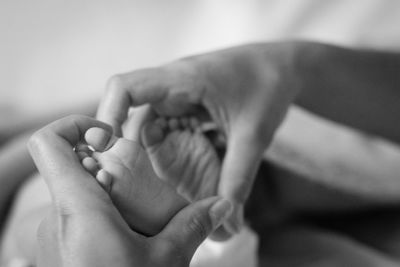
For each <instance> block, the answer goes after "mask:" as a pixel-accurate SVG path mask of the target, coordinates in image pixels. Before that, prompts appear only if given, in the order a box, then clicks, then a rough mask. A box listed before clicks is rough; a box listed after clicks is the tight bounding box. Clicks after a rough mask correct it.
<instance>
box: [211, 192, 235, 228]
mask: <svg viewBox="0 0 400 267" xmlns="http://www.w3.org/2000/svg"><path fill="white" fill-rule="evenodd" d="M232 209H233V206H232V204H231V203H230V202H229V201H228V200H226V199H220V200H218V201H217V202H216V203H215V204H214V205H213V206H212V207H211V208H210V210H209V212H208V213H209V215H210V218H211V223H212V226H213V229H215V228H217V227H218V226H220V225H221V224H222V222H223V221H224V220H225V219H226V218H227V217H228V216H229V215H230V214H231V213H232Z"/></svg>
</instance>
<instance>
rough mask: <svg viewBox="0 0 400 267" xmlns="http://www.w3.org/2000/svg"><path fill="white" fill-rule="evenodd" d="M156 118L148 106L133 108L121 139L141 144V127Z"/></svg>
mask: <svg viewBox="0 0 400 267" xmlns="http://www.w3.org/2000/svg"><path fill="white" fill-rule="evenodd" d="M156 117H157V115H156V113H155V111H154V110H153V109H152V107H151V106H150V105H142V106H140V107H137V108H134V109H133V110H132V112H131V114H130V115H129V118H128V119H127V121H126V123H125V125H124V129H123V130H122V131H123V137H124V138H126V139H129V140H132V141H136V142H141V138H140V134H141V129H143V126H144V125H145V124H146V123H148V122H149V121H153V120H154V119H155V118H156Z"/></svg>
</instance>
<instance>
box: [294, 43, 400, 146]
mask: <svg viewBox="0 0 400 267" xmlns="http://www.w3.org/2000/svg"><path fill="white" fill-rule="evenodd" d="M297 53H298V56H297V58H296V60H297V61H296V70H297V75H298V77H299V78H298V79H297V81H299V85H300V91H299V94H298V97H297V99H296V101H295V102H296V103H297V104H298V105H300V106H302V107H304V108H306V109H307V110H309V111H311V112H314V113H316V114H318V115H321V116H323V117H326V118H328V119H331V120H334V121H337V122H339V123H343V124H346V125H349V126H351V127H354V128H358V129H360V130H362V131H365V132H368V133H372V134H375V135H379V136H382V137H384V138H387V139H390V140H392V141H395V142H397V143H400V127H397V126H396V125H397V124H398V118H397V117H398V114H400V75H399V74H400V54H396V53H390V52H387V53H386V52H378V51H372V50H354V49H346V48H340V47H335V46H330V45H323V44H317V43H299V49H298V50H297Z"/></svg>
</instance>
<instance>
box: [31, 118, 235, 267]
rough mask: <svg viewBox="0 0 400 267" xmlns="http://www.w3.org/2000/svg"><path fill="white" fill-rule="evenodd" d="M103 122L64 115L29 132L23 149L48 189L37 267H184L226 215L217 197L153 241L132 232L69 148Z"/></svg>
mask: <svg viewBox="0 0 400 267" xmlns="http://www.w3.org/2000/svg"><path fill="white" fill-rule="evenodd" d="M91 127H100V128H103V129H105V130H108V131H111V129H110V127H109V126H107V125H106V124H104V123H101V122H99V121H96V120H94V119H91V118H88V117H83V116H70V117H67V118H64V119H61V120H59V121H56V122H54V123H52V124H50V125H48V126H47V127H45V128H43V129H41V130H39V131H38V132H37V133H35V134H34V135H33V136H32V138H31V140H30V141H29V144H28V146H29V150H30V152H31V155H32V156H33V158H34V161H35V163H36V165H37V167H38V169H39V172H40V173H41V174H42V176H43V177H44V179H45V181H46V183H47V185H48V186H49V189H50V192H51V196H52V209H51V212H50V213H49V214H48V216H47V217H46V218H45V219H44V220H43V222H42V224H41V225H40V228H39V232H38V243H39V246H38V247H39V251H38V259H39V262H38V266H52V267H53V266H74V267H77V266H86V267H88V266H116V267H119V266H121V267H125V266H126V267H127V266H129V267H131V266H189V262H190V259H191V257H192V255H193V254H194V252H195V250H196V249H197V247H198V246H199V245H200V243H201V242H202V241H203V240H204V239H205V238H206V237H207V235H208V234H209V233H210V232H211V231H212V230H214V229H215V228H216V227H217V226H218V225H219V224H221V222H222V221H223V220H224V218H225V217H226V216H227V215H228V213H229V210H230V207H229V202H227V201H226V200H222V199H220V198H218V197H214V198H208V199H205V200H202V201H199V202H196V203H194V204H192V205H190V206H187V207H185V208H184V209H182V210H181V211H180V212H179V213H178V214H177V215H176V216H175V217H174V218H173V219H172V220H171V221H170V223H169V224H168V225H167V226H166V227H165V228H164V229H163V230H162V231H161V232H160V233H159V234H157V235H156V236H153V237H145V236H143V235H141V234H139V233H136V232H134V231H132V230H131V229H130V228H129V227H128V225H127V223H126V222H125V221H124V220H123V218H122V216H121V214H120V213H119V212H118V211H117V209H116V208H115V206H114V205H113V203H112V201H111V199H110V198H109V196H108V194H107V193H106V191H104V190H103V189H102V188H101V186H100V185H99V184H98V183H97V181H96V180H95V179H94V177H92V176H91V175H90V174H89V173H88V172H86V170H85V169H83V167H82V165H81V164H80V162H79V159H78V157H77V156H76V154H75V152H74V151H73V148H74V147H75V145H77V144H78V142H79V141H80V140H81V139H82V137H83V134H84V133H85V132H86V130H87V129H89V128H91Z"/></svg>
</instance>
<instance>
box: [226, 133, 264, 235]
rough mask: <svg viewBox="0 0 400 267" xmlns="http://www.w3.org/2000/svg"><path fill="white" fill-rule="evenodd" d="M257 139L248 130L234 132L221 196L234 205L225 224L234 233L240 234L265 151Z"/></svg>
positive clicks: (229, 145) (228, 151)
mask: <svg viewBox="0 0 400 267" xmlns="http://www.w3.org/2000/svg"><path fill="white" fill-rule="evenodd" d="M255 140H256V139H255V138H253V137H251V134H249V132H248V131H246V130H245V131H243V130H241V129H237V130H236V131H233V132H232V134H231V136H230V138H229V140H228V145H227V151H226V154H225V158H224V161H223V163H222V170H221V180H220V183H219V185H218V193H219V195H221V196H223V197H225V198H227V199H229V200H230V201H232V203H233V205H234V211H233V212H232V215H231V216H230V218H228V220H227V221H226V223H224V228H226V230H228V232H230V233H231V234H235V233H238V232H239V230H240V228H241V226H242V225H243V210H244V203H245V201H246V200H247V197H248V196H249V194H250V191H251V189H252V186H253V182H254V179H255V174H256V171H257V169H258V167H259V164H260V161H261V158H262V153H263V151H264V149H263V147H262V146H260V144H258V143H257V142H256V141H255Z"/></svg>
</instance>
